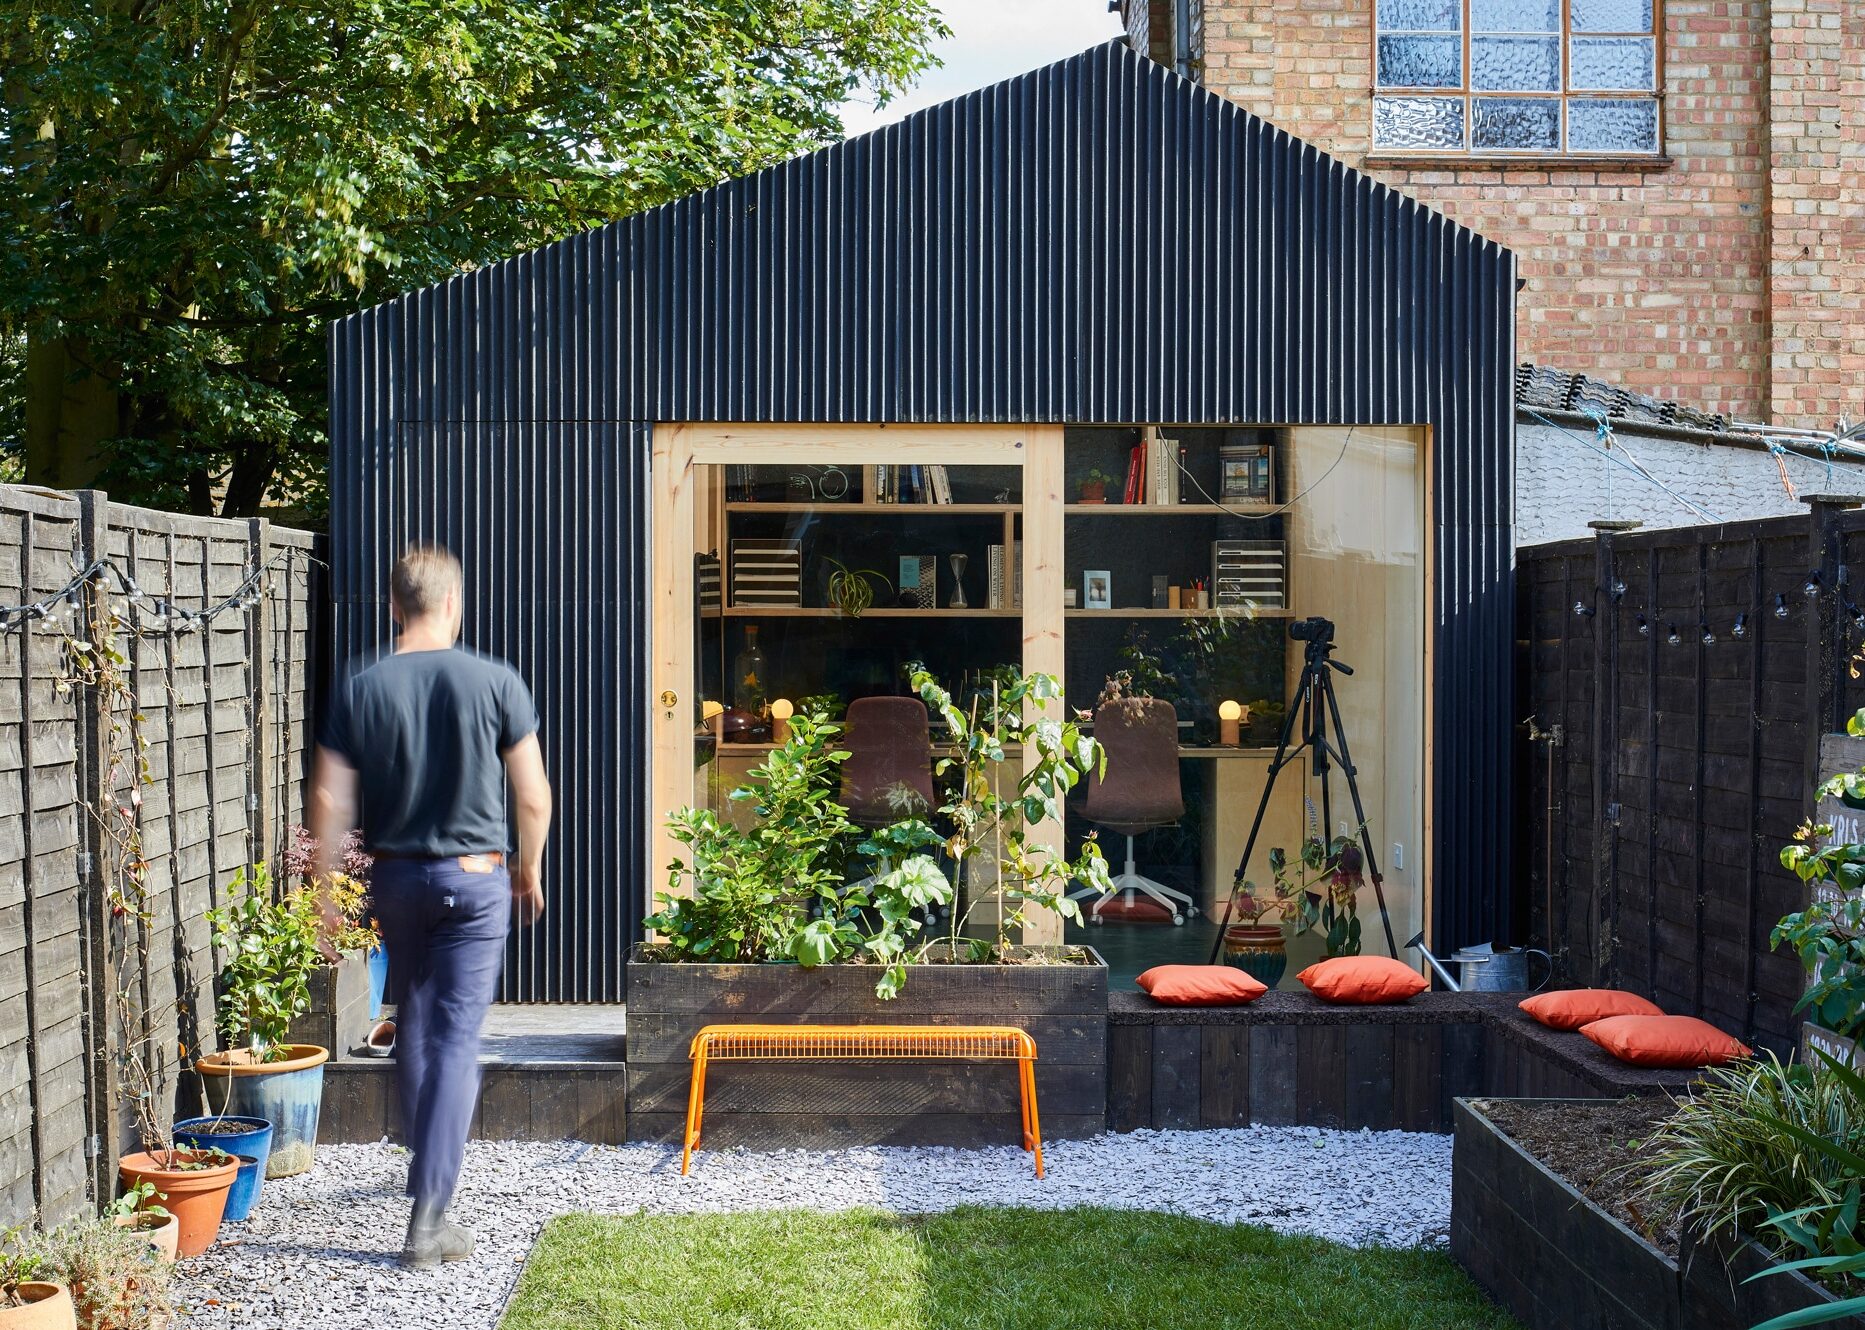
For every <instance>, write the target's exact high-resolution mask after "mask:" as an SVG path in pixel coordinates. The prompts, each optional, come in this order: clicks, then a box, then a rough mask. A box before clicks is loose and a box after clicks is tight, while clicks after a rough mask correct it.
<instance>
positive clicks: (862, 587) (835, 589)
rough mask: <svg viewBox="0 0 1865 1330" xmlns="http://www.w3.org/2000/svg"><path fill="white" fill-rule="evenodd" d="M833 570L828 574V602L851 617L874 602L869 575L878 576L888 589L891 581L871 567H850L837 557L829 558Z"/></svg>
mask: <svg viewBox="0 0 1865 1330" xmlns="http://www.w3.org/2000/svg"><path fill="white" fill-rule="evenodd" d="M829 562H830V563H832V564H834V565H835V571H834V572H833V573H830V574H829V603H830V604H831V605H833V606H835V608H837V609H838V610H840V611H842V613H843V614H845V615H847V616H848V617H849V618H851V619H859V618H860V617H861V616H862V613H863V612H864V611H865V610H866V609H867V608H868V607H869V606H870V605H872V604H874V585H873V583H871V582H869V581H868V579H869V578H870V577H878V578H880V579H881V582H882V584H883V585H884V586H886V587H887V588H888V589H889V590H890V591H891V590H892V589H893V585H894V584H893V583H892V582H891V581H889V580H888V579H887V576H886V575H885V574H883V573H879V572H876V571H875V570H874V569H872V568H850V567H849V566H848V565H847V564H844V563H842V562H841V561H839V560H837V559H830V560H829Z"/></svg>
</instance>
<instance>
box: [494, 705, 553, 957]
mask: <svg viewBox="0 0 1865 1330" xmlns="http://www.w3.org/2000/svg"><path fill="white" fill-rule="evenodd" d="M505 775H506V778H507V779H508V780H510V781H511V784H512V799H513V804H514V808H515V809H516V812H517V814H518V858H517V862H516V863H514V864H513V865H512V905H513V909H514V910H515V911H516V914H517V918H518V923H519V925H520V926H521V927H522V926H524V925H526V924H529V923H532V922H533V921H535V920H536V919H537V917H538V916H539V915H541V914H543V913H544V887H543V871H544V842H545V840H546V839H548V838H549V836H550V812H551V798H550V778H549V777H548V776H546V775H545V774H544V750H543V749H542V748H540V747H538V741H537V735H536V734H535V733H532V734H528V735H526V736H525V737H524V738H522V739H520V740H519V741H518V742H517V743H515V744H513V745H512V746H511V747H510V748H508V749H506V750H505Z"/></svg>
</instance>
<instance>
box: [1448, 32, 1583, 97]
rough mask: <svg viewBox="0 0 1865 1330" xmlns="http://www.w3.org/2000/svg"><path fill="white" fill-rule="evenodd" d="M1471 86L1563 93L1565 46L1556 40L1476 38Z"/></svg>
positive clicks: (1505, 90)
mask: <svg viewBox="0 0 1865 1330" xmlns="http://www.w3.org/2000/svg"><path fill="white" fill-rule="evenodd" d="M1470 86H1471V87H1473V88H1484V89H1488V90H1490V91H1494V92H1559V91H1560V90H1561V44H1560V42H1559V41H1557V40H1556V39H1555V38H1553V37H1472V38H1471V39H1470Z"/></svg>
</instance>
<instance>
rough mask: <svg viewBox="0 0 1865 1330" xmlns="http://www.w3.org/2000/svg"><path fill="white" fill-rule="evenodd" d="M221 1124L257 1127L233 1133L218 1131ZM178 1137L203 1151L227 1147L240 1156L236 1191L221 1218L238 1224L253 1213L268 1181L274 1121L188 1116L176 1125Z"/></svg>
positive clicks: (235, 1182)
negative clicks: (265, 1182) (267, 1167)
mask: <svg viewBox="0 0 1865 1330" xmlns="http://www.w3.org/2000/svg"><path fill="white" fill-rule="evenodd" d="M217 1125H218V1126H222V1127H224V1126H231V1125H238V1126H242V1127H253V1128H256V1130H253V1131H242V1132H230V1131H225V1130H216V1129H215V1128H216V1126H217ZM175 1140H176V1142H177V1143H178V1144H182V1145H193V1146H197V1147H199V1148H200V1149H203V1150H205V1149H211V1148H218V1149H221V1150H225V1151H226V1152H227V1153H228V1154H230V1155H232V1156H233V1157H234V1158H235V1159H238V1160H239V1161H240V1172H239V1176H238V1177H237V1178H235V1179H234V1180H233V1190H232V1191H230V1192H228V1193H227V1211H226V1213H225V1214H224V1215H222V1216H221V1218H222V1219H223V1220H228V1221H231V1222H235V1223H237V1222H238V1221H239V1220H242V1219H244V1218H246V1216H247V1215H249V1214H251V1213H252V1212H253V1206H254V1205H256V1204H257V1203H258V1201H259V1188H260V1184H261V1183H262V1182H264V1181H265V1170H266V1160H267V1159H269V1158H270V1157H271V1154H272V1124H271V1123H270V1122H268V1121H266V1120H265V1119H264V1118H240V1117H218V1118H184V1119H183V1120H182V1121H180V1122H177V1123H176V1124H175Z"/></svg>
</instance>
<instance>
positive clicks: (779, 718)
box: [771, 697, 797, 743]
mask: <svg viewBox="0 0 1865 1330" xmlns="http://www.w3.org/2000/svg"><path fill="white" fill-rule="evenodd" d="M796 713H797V709H796V706H795V705H794V704H793V703H792V702H791V701H790V699H789V698H787V697H780V698H778V699H777V700H776V701H774V702H772V703H771V742H772V743H787V742H789V740H790V718H791V717H792V716H794V715H796Z"/></svg>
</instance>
